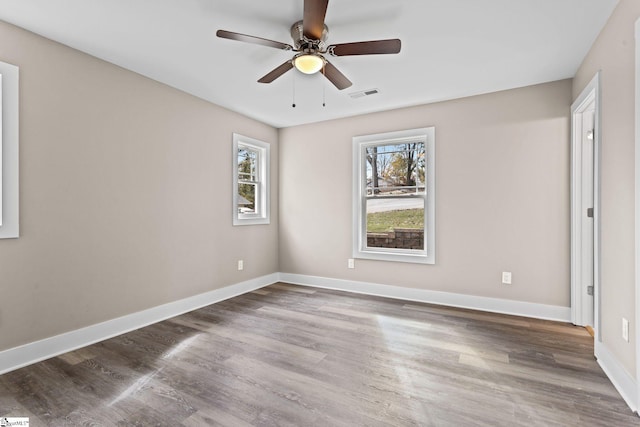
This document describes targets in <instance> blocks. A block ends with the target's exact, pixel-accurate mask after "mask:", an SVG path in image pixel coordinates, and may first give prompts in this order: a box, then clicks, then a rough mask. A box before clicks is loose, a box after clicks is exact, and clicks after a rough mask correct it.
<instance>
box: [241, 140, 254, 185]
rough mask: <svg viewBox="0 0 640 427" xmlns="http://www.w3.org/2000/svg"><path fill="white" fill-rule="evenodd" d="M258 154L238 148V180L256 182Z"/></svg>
mask: <svg viewBox="0 0 640 427" xmlns="http://www.w3.org/2000/svg"><path fill="white" fill-rule="evenodd" d="M257 163H258V152H257V151H254V150H250V149H248V148H238V179H239V180H241V181H254V182H255V181H257V166H256V165H257Z"/></svg>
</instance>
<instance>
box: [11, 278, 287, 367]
mask: <svg viewBox="0 0 640 427" xmlns="http://www.w3.org/2000/svg"><path fill="white" fill-rule="evenodd" d="M278 277H279V274H278V273H273V274H269V275H267V276H262V277H258V278H255V279H251V280H247V281H245V282H240V283H236V284H234V285H230V286H225V287H224V288H220V289H216V290H213V291H210V292H205V293H203V294H200V295H195V296H192V297H189V298H185V299H181V300H178V301H173V302H170V303H167V304H163V305H159V306H157V307H153V308H150V309H147V310H143V311H139V312H137V313H133V314H128V315H126V316H122V317H119V318H116V319H112V320H107V321H106V322H102V323H98V324H95V325H91V326H87V327H85V328H81V329H76V330H75V331H71V332H67V333H64V334H60V335H56V336H53V337H50V338H45V339H43V340H40V341H35V342H32V343H29V344H25V345H22V346H19V347H14V348H10V349H8V350H4V351H1V352H0V374H4V373H6V372H9V371H13V370H15V369H19V368H22V367H24V366H27V365H31V364H32V363H36V362H40V361H42V360H45V359H49V358H51V357H54V356H57V355H60V354H63V353H66V352H68V351H73V350H77V349H78V348H81V347H85V346H88V345H91V344H94V343H97V342H99V341H103V340H106V339H108V338H112V337H115V336H117V335H121V334H124V333H126V332H130V331H133V330H135V329H139V328H142V327H145V326H148V325H151V324H153V323H156V322H160V321H162V320H166V319H169V318H171V317H174V316H178V315H180V314H184V313H187V312H189V311H193V310H196V309H198V308H202V307H205V306H207V305H210V304H214V303H216V302H219V301H223V300H226V299H229V298H232V297H235V296H237V295H241V294H244V293H247V292H250V291H253V290H255V289H259V288H262V287H264V286H267V285H270V284H272V283H276V282H277V281H278Z"/></svg>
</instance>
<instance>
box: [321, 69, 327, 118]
mask: <svg viewBox="0 0 640 427" xmlns="http://www.w3.org/2000/svg"><path fill="white" fill-rule="evenodd" d="M324 66H325V63H324V62H323V63H322V76H323V77H327V75H326V74H325V73H324ZM326 89H327V79H322V106H323V107H326V106H327V91H326Z"/></svg>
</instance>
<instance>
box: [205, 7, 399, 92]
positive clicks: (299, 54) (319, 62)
mask: <svg viewBox="0 0 640 427" xmlns="http://www.w3.org/2000/svg"><path fill="white" fill-rule="evenodd" d="M328 3H329V0H304V16H303V19H302V21H298V22H296V23H295V24H293V25H292V26H291V37H292V38H293V46H292V45H290V44H287V43H281V42H277V41H273V40H268V39H263V38H261V37H255V36H249V35H246V34H240V33H234V32H231V31H225V30H218V32H217V33H216V35H217V36H218V37H221V38H224V39H230V40H237V41H241V42H246V43H254V44H259V45H262V46H268V47H273V48H276V49H282V50H290V51H293V52H296V54H295V55H294V57H293V58H292V59H290V60H288V61H286V62H285V63H283V64H282V65H279V66H278V67H276V68H275V69H273V70H272V71H270V72H269V73H267V74H266V75H265V76H264V77H262V78H261V79H260V80H258V82H259V83H271V82H272V81H274V80H275V79H277V78H278V77H280V76H281V75H283V74H284V73H286V72H287V71H289V70H290V69H292V68H294V67H295V68H296V69H297V70H298V71H300V72H302V73H305V74H314V73H317V72H319V71H322V74H324V76H325V77H326V78H327V79H328V80H329V81H330V82H331V83H333V84H334V85H335V86H336V87H337V88H338V89H339V90H342V89H346V88H348V87H349V86H351V85H352V83H351V81H349V79H348V78H347V77H346V76H345V75H344V74H342V73H341V72H340V71H339V70H338V69H337V68H336V67H335V66H334V65H333V64H331V62H329V61H327V59H326V58H325V55H327V54H329V55H331V56H350V55H376V54H391V53H399V52H400V47H401V42H400V40H399V39H388V40H372V41H364V42H354V43H341V44H333V45H329V46H326V44H325V42H326V39H327V34H328V32H329V29H328V28H327V26H326V25H325V23H324V17H325V15H326V13H327V5H328Z"/></svg>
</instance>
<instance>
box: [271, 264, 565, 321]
mask: <svg viewBox="0 0 640 427" xmlns="http://www.w3.org/2000/svg"><path fill="white" fill-rule="evenodd" d="M280 281H281V282H287V283H292V284H295V285H303V286H313V287H317V288H325V289H335V290H339V291H347V292H354V293H358V294H366V295H375V296H381V297H387V298H395V299H403V300H408V301H417V302H425V303H429V304H438V305H446V306H450V307H460V308H470V309H474V310H481V311H489V312H493V313H502V314H512V315H515V316H524V317H532V318H536V319H546V320H556V321H559V322H570V321H571V308H570V307H561V306H555V305H546V304H535V303H530V302H524V301H515V300H507V299H500V298H488V297H480V296H473V295H463V294H454V293H450V292H439V291H429V290H426V289H415V288H402V287H398V286H390V285H381V284H378V283H367V282H356V281H352V280H343V279H330V278H327V277H318V276H307V275H302V274H291V273H280Z"/></svg>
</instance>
